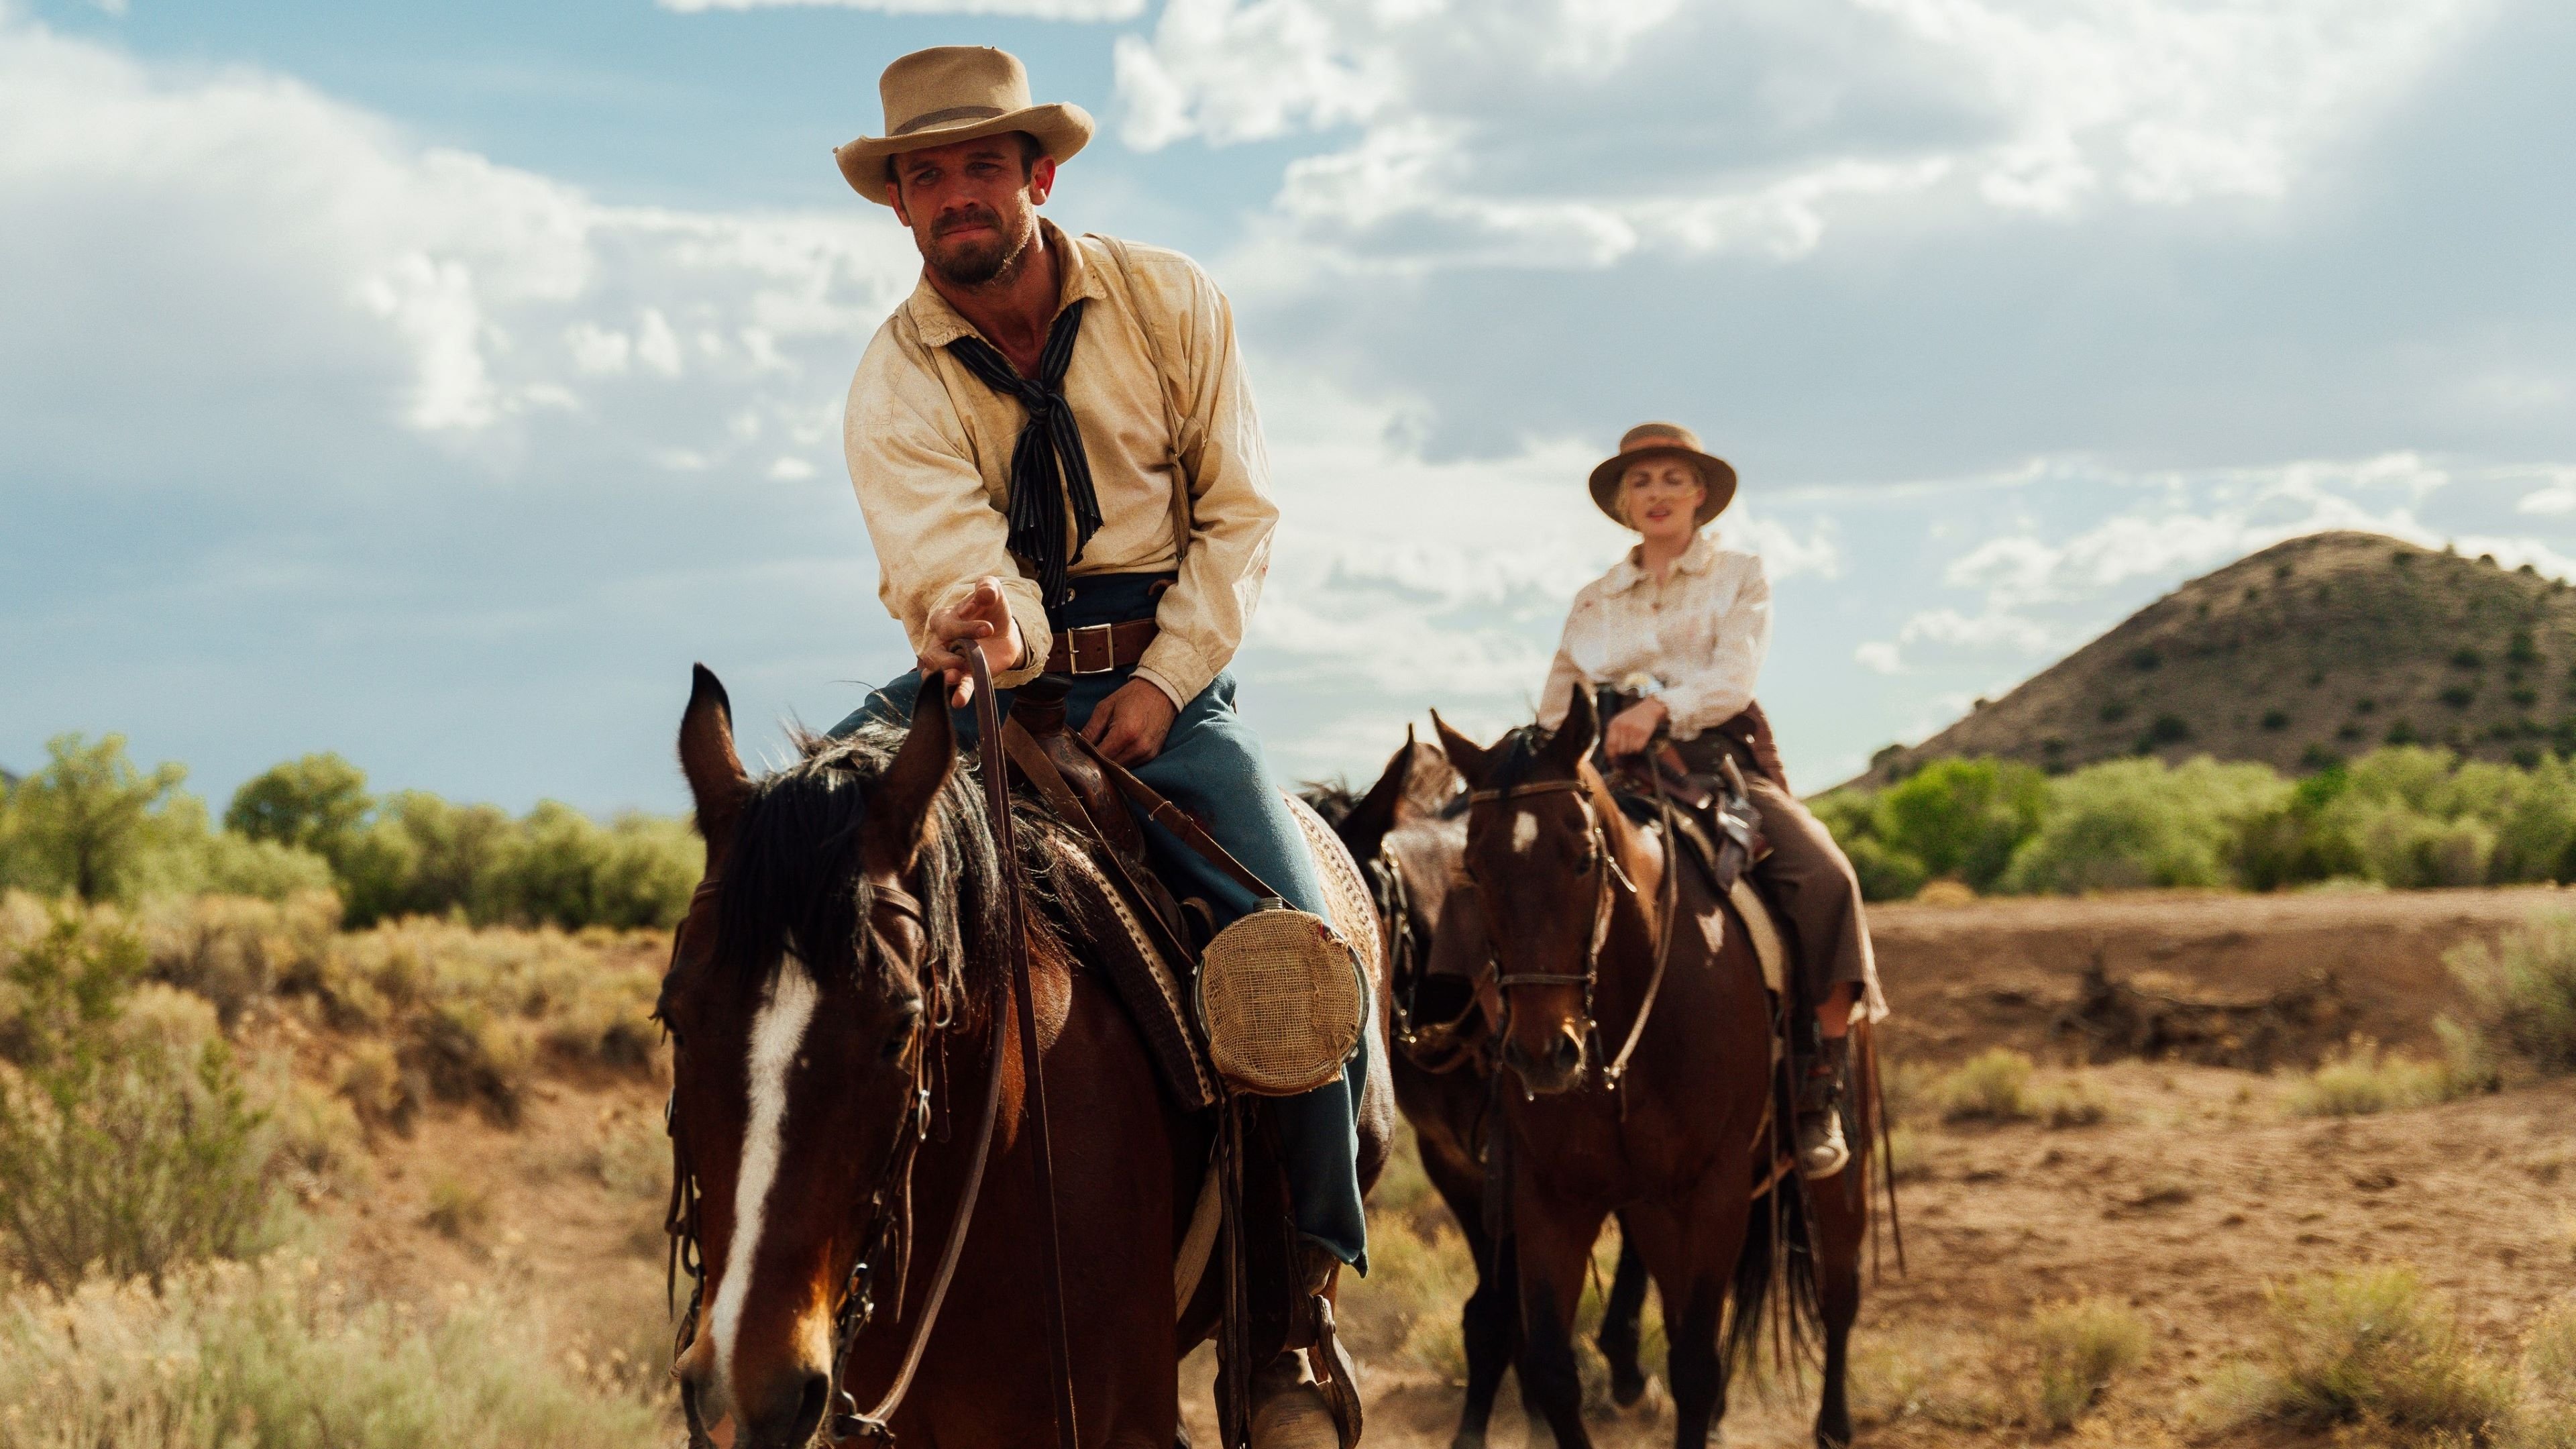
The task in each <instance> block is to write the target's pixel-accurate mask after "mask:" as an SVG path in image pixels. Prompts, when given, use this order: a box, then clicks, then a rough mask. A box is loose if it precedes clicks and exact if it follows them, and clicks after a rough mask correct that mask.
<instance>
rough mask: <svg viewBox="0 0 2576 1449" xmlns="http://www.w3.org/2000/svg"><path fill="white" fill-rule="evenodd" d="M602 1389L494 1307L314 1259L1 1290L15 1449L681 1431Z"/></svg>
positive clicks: (392, 1446)
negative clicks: (346, 1276) (51, 1288)
mask: <svg viewBox="0 0 2576 1449" xmlns="http://www.w3.org/2000/svg"><path fill="white" fill-rule="evenodd" d="M628 1357H630V1355H627V1354H625V1353H623V1352H620V1353H619V1355H618V1358H619V1360H620V1362H623V1361H624V1360H625V1359H627V1358H628ZM632 1377H634V1378H637V1379H639V1380H641V1381H643V1382H646V1383H650V1382H651V1381H652V1380H654V1379H657V1378H658V1375H654V1374H640V1375H634V1376H632ZM602 1384H603V1375H601V1374H600V1373H598V1372H597V1371H596V1369H595V1368H594V1367H593V1366H591V1365H589V1364H587V1363H579V1362H575V1361H573V1360H572V1358H571V1356H570V1355H568V1354H564V1353H559V1352H555V1351H552V1345H551V1344H550V1343H549V1342H548V1339H547V1336H546V1335H545V1334H544V1333H543V1332H542V1331H541V1329H540V1327H539V1326H538V1325H536V1324H534V1323H532V1322H530V1321H528V1320H526V1319H524V1318H520V1317H516V1316H514V1315H511V1314H509V1313H507V1312H505V1311H504V1310H503V1308H502V1306H501V1305H500V1303H499V1302H498V1301H497V1300H496V1299H490V1298H462V1299H460V1300H458V1301H457V1302H455V1303H454V1304H452V1305H451V1306H450V1307H448V1308H447V1309H446V1310H445V1311H442V1312H437V1313H430V1314H420V1313H413V1312H406V1311H404V1309H403V1308H402V1307H400V1306H388V1305H385V1304H381V1303H372V1304H370V1303H359V1302H354V1301H352V1299H351V1297H350V1295H349V1293H348V1292H347V1290H346V1287H345V1285H343V1284H340V1283H337V1282H329V1281H326V1280H325V1279H324V1278H323V1276H322V1273H321V1271H320V1265H319V1264H317V1263H315V1262H313V1261H312V1260H311V1259H303V1260H291V1259H288V1258H284V1257H271V1258H267V1259H263V1260H260V1261H258V1262H254V1263H217V1264H211V1265H207V1266H203V1267H193V1268H188V1269H185V1270H182V1271H178V1272H174V1273H173V1274H171V1275H170V1277H169V1278H168V1280H167V1281H166V1283H165V1284H164V1287H163V1289H162V1291H161V1292H159V1293H154V1292H153V1291H151V1290H150V1289H149V1288H148V1287H146V1286H144V1285H143V1284H141V1283H122V1284H120V1283H115V1282H109V1281H103V1280H91V1281H88V1282H85V1283H83V1284H81V1285H80V1286H79V1287H78V1288H77V1289H76V1290H74V1291H72V1292H70V1293H67V1294H65V1295H62V1296H59V1297H58V1296H56V1295H53V1294H50V1293H45V1292H42V1291H38V1290H26V1291H22V1292H19V1293H17V1294H14V1295H12V1296H9V1297H6V1298H0V1404H6V1405H8V1406H9V1408H8V1410H7V1413H8V1418H7V1420H6V1421H5V1422H0V1443H7V1444H11V1445H18V1444H25V1445H30V1446H37V1445H75V1444H78V1445H105V1444H114V1445H117V1446H119V1449H199V1446H208V1445H224V1446H238V1449H288V1446H303V1445H324V1444H327V1445H332V1446H338V1449H444V1446H448V1445H454V1444H508V1445H513V1446H523V1449H576V1446H578V1449H587V1446H591V1445H597V1444H642V1443H649V1442H654V1441H656V1440H657V1439H661V1438H664V1437H666V1436H667V1434H668V1428H669V1426H668V1424H667V1422H666V1417H667V1415H666V1411H664V1410H662V1409H660V1408H658V1407H656V1406H654V1405H651V1404H648V1403H646V1402H645V1401H644V1400H643V1399H642V1398H640V1397H637V1396H636V1395H635V1393H633V1392H617V1391H610V1390H606V1389H603V1387H602Z"/></svg>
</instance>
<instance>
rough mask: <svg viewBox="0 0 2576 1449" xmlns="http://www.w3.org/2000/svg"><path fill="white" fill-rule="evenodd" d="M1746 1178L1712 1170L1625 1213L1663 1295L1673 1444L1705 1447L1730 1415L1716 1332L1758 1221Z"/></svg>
mask: <svg viewBox="0 0 2576 1449" xmlns="http://www.w3.org/2000/svg"><path fill="white" fill-rule="evenodd" d="M1744 1181H1745V1179H1744V1177H1743V1176H1742V1175H1740V1174H1736V1173H1730V1172H1725V1171H1718V1172H1712V1173H1710V1174H1709V1175H1708V1177H1707V1178H1706V1179H1705V1180H1704V1181H1703V1182H1702V1184H1701V1185H1700V1187H1699V1188H1698V1189H1697V1190H1695V1191H1693V1192H1692V1193H1691V1194H1690V1196H1689V1197H1688V1198H1686V1199H1683V1200H1682V1201H1680V1202H1678V1203H1674V1202H1664V1203H1644V1204H1639V1205H1638V1206H1635V1207H1632V1208H1630V1209H1628V1210H1627V1211H1626V1212H1625V1213H1624V1214H1622V1215H1621V1220H1622V1221H1623V1222H1624V1223H1626V1224H1627V1225H1628V1226H1629V1228H1630V1229H1631V1230H1632V1231H1633V1232H1634V1233H1635V1234H1636V1239H1637V1251H1638V1252H1639V1253H1640V1254H1641V1255H1642V1256H1643V1257H1644V1258H1645V1262H1646V1269H1647V1271H1648V1272H1650V1273H1652V1274H1653V1275H1654V1279H1655V1286H1656V1287H1657V1288H1658V1289H1659V1290H1661V1292H1662V1294H1663V1299H1664V1336H1665V1338H1666V1340H1667V1341H1668V1342H1669V1343H1670V1345H1671V1350H1670V1353H1669V1355H1668V1357H1667V1358H1666V1359H1665V1364H1664V1379H1665V1382H1666V1384H1668V1385H1669V1386H1670V1387H1671V1389H1672V1394H1673V1442H1674V1443H1675V1444H1677V1445H1679V1446H1681V1449H1704V1446H1705V1445H1706V1444H1707V1443H1708V1436H1709V1434H1710V1433H1711V1432H1712V1431H1714V1430H1715V1429H1716V1427H1717V1424H1718V1421H1719V1420H1720V1419H1723V1418H1724V1417H1725V1416H1726V1363H1725V1360H1724V1359H1723V1358H1722V1357H1721V1356H1720V1355H1719V1353H1718V1346H1717V1330H1718V1325H1719V1323H1720V1321H1721V1320H1722V1319H1723V1318H1724V1316H1725V1310H1726V1298H1727V1293H1728V1291H1729V1289H1730V1288H1731V1287H1732V1285H1733V1281H1734V1276H1735V1266H1736V1260H1737V1258H1738V1256H1739V1255H1740V1254H1741V1252H1742V1250H1743V1247H1744V1243H1745V1233H1746V1231H1747V1230H1748V1229H1749V1228H1750V1227H1751V1225H1752V1205H1751V1204H1750V1203H1749V1202H1747V1201H1746V1198H1745V1193H1744V1189H1743V1187H1742V1185H1741V1184H1742V1183H1743V1182H1744ZM1677 1308H1678V1311H1676V1309H1677ZM1754 1309H1755V1311H1758V1305H1754ZM1737 1311H1738V1312H1745V1311H1747V1305H1742V1304H1739V1305H1737Z"/></svg>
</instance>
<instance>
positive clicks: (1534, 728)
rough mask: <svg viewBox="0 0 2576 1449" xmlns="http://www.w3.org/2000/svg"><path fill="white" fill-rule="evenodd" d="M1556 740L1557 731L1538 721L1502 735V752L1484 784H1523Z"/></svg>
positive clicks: (1499, 786)
mask: <svg viewBox="0 0 2576 1449" xmlns="http://www.w3.org/2000/svg"><path fill="white" fill-rule="evenodd" d="M1555 740H1556V731H1554V730H1551V729H1549V728H1548V727H1546V726H1545V725H1539V724H1525V725H1522V726H1520V727H1519V728H1518V729H1515V730H1513V731H1512V732H1511V733H1509V734H1507V735H1505V736H1503V737H1502V739H1501V740H1500V741H1498V742H1497V744H1496V748H1497V749H1499V750H1500V751H1501V754H1500V755H1499V756H1498V757H1497V758H1496V759H1495V760H1494V762H1493V769H1492V771H1491V772H1490V773H1488V774H1487V775H1486V776H1485V788H1486V789H1488V790H1508V789H1510V788H1512V787H1513V786H1514V785H1517V784H1520V783H1521V782H1522V781H1523V780H1524V779H1526V778H1528V776H1529V772H1530V768H1531V767H1532V766H1533V765H1536V764H1537V763H1538V762H1539V758H1540V756H1541V755H1543V754H1544V753H1545V752H1546V750H1547V747H1548V746H1549V745H1550V744H1552V743H1554V742H1555Z"/></svg>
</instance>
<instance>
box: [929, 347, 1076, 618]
mask: <svg viewBox="0 0 2576 1449" xmlns="http://www.w3.org/2000/svg"><path fill="white" fill-rule="evenodd" d="M1081 331H1082V303H1081V302H1080V301H1079V300H1077V301H1076V302H1074V303H1073V305H1071V306H1069V307H1067V308H1065V309H1064V310H1063V311H1061V312H1059V313H1057V314H1056V318H1055V323H1054V325H1053V326H1051V327H1049V328H1048V329H1047V340H1046V348H1045V350H1044V351H1042V352H1040V353H1039V354H1038V375H1037V380H1036V381H1034V382H1032V381H1030V380H1029V379H1027V378H1025V377H1022V376H1020V374H1019V372H1018V371H1017V370H1016V369H1014V368H1013V367H1012V366H1011V364H1010V360H1009V359H1007V358H1005V357H1003V356H1002V354H1001V352H1000V350H999V349H997V348H995V347H994V346H993V344H991V343H989V342H987V341H985V340H984V339H983V338H981V337H977V336H974V335H972V334H969V335H967V336H964V337H960V338H958V339H957V340H956V341H954V342H951V343H949V344H948V350H949V351H950V352H953V353H955V354H956V355H957V360H958V361H959V362H962V363H964V364H965V365H966V370H967V371H968V372H971V373H973V374H975V375H976V376H977V377H980V378H982V379H983V380H984V382H985V384H986V385H987V386H989V387H991V388H992V389H993V390H994V391H995V392H1000V393H1008V394H1010V395H1011V396H1012V397H1015V398H1018V399H1019V400H1020V405H1021V406H1022V407H1025V408H1027V409H1028V410H1029V420H1028V422H1027V423H1026V424H1025V425H1024V426H1022V427H1021V429H1020V441H1019V443H1018V444H1017V445H1016V446H1014V447H1013V448H1012V449H1011V512H1010V520H1011V538H1010V543H1011V551H1012V552H1013V553H1016V554H1018V555H1019V556H1020V557H1022V558H1025V559H1027V560H1029V561H1030V562H1031V563H1033V564H1035V565H1036V566H1037V570H1038V591H1039V593H1040V594H1041V595H1043V596H1044V598H1045V600H1046V605H1047V607H1048V608H1050V609H1052V608H1055V607H1057V606H1059V605H1061V604H1063V603H1064V602H1065V601H1066V600H1068V599H1070V598H1072V597H1073V590H1072V589H1071V588H1070V587H1069V586H1068V585H1067V584H1066V582H1065V571H1066V570H1067V569H1069V568H1071V567H1073V565H1075V564H1077V563H1080V562H1081V561H1082V550H1083V546H1084V545H1086V544H1088V543H1090V542H1091V536H1092V535H1093V534H1095V533H1098V532H1099V531H1100V497H1099V495H1098V494H1096V493H1094V492H1092V491H1091V458H1090V456H1089V455H1088V454H1086V453H1084V452H1083V450H1082V429H1081V428H1079V427H1077V426H1075V425H1074V419H1073V406H1072V404H1070V403H1068V402H1066V401H1065V399H1064V369H1065V365H1066V364H1067V363H1069V362H1071V361H1072V360H1073V340H1074V338H1075V337H1076V336H1078V335H1080V333H1081ZM1068 502H1070V503H1071V505H1072V508H1073V529H1074V534H1073V552H1072V554H1071V555H1069V556H1068V555H1067V554H1066V553H1065V548H1064V533H1065V506H1066V504H1067V503H1068Z"/></svg>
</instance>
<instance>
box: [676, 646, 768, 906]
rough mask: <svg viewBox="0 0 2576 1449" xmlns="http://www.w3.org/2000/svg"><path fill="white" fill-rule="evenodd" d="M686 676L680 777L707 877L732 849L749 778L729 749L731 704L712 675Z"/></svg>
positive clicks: (704, 671) (700, 670) (699, 671)
mask: <svg viewBox="0 0 2576 1449" xmlns="http://www.w3.org/2000/svg"><path fill="white" fill-rule="evenodd" d="M693 668H694V671H695V672H694V673H693V674H692V675H691V676H690V684H689V707H688V708H687V709H685V710H683V711H681V714H680V773H681V774H683V775H685V776H687V777H688V781H689V794H690V795H691V797H693V798H694V799H695V800H696V802H697V813H698V836H699V838H700V839H702V840H704V841H706V843H707V874H709V875H713V874H715V873H716V867H717V865H718V864H719V863H720V862H721V860H722V859H723V856H724V854H725V852H726V851H728V850H730V849H732V848H733V830H734V826H735V824H736V823H737V822H739V821H740V820H741V819H742V806H743V802H744V801H745V800H747V799H749V798H750V797H751V776H750V775H749V774H747V773H745V772H744V770H743V768H742V756H740V755H738V754H736V753H734V748H733V701H732V700H731V699H728V698H726V696H725V687H724V685H723V683H722V682H720V681H719V680H717V678H716V676H715V671H714V670H711V669H709V668H707V667H706V666H705V665H703V664H700V665H696V666H693Z"/></svg>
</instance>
